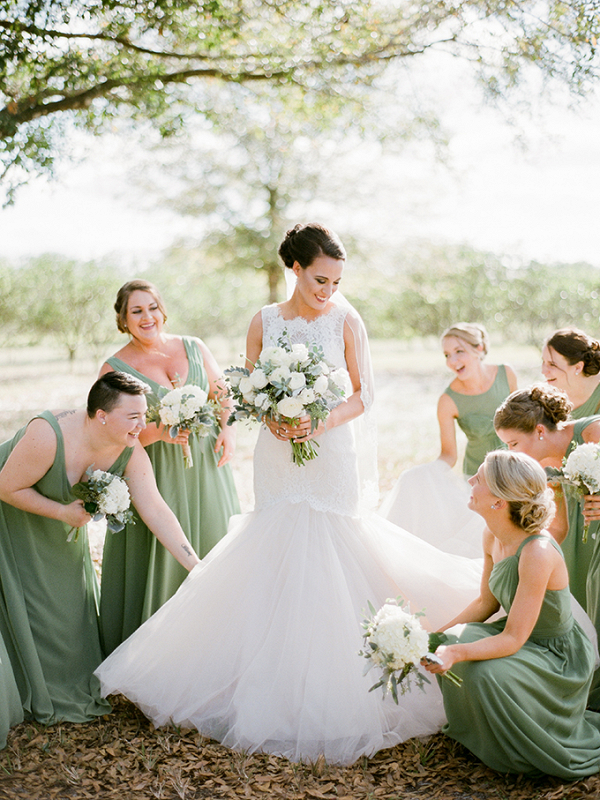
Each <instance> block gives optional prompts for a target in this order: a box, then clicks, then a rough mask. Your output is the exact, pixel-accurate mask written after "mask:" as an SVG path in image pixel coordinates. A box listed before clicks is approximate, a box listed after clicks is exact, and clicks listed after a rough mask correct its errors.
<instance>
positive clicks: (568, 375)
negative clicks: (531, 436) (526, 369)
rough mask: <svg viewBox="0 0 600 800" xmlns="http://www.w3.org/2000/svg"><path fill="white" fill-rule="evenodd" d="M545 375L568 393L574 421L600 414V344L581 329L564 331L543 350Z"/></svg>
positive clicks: (554, 335)
mask: <svg viewBox="0 0 600 800" xmlns="http://www.w3.org/2000/svg"><path fill="white" fill-rule="evenodd" d="M542 373H543V375H544V378H545V379H546V380H547V381H548V383H549V384H550V385H551V386H554V388H555V389H560V390H561V391H562V392H565V394H566V395H567V397H568V398H569V400H570V401H571V403H573V408H572V410H571V418H572V419H582V418H583V417H592V416H595V415H596V414H600V342H599V341H598V340H597V339H592V337H591V336H588V335H587V333H584V332H583V331H580V330H578V329H577V328H561V329H560V330H558V331H554V333H553V334H552V335H551V336H549V337H548V338H547V339H546V341H545V342H544V347H543V349H542Z"/></svg>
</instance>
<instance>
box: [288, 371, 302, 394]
mask: <svg viewBox="0 0 600 800" xmlns="http://www.w3.org/2000/svg"><path fill="white" fill-rule="evenodd" d="M303 386H306V378H305V377H304V374H303V373H302V372H290V389H291V390H292V392H295V391H297V390H298V389H301V388H302V387H303Z"/></svg>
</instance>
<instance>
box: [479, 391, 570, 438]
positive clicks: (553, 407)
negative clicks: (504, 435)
mask: <svg viewBox="0 0 600 800" xmlns="http://www.w3.org/2000/svg"><path fill="white" fill-rule="evenodd" d="M572 409H573V403H572V402H571V401H570V400H569V398H568V397H567V395H566V394H565V393H564V392H561V391H560V390H559V389H555V388H554V387H553V386H548V385H546V384H543V383H541V384H534V385H533V386H530V387H529V388H528V389H517V391H516V392H513V393H512V394H510V395H509V396H508V397H507V398H506V400H505V401H504V402H503V403H502V405H501V406H500V407H499V408H498V409H497V410H496V413H495V414H494V428H495V429H496V430H497V431H503V430H506V431H508V430H511V431H521V432H522V433H532V432H533V431H534V430H535V429H536V426H537V425H544V427H546V428H547V429H548V430H549V431H554V430H556V426H557V425H558V423H559V422H565V421H566V420H567V419H568V418H569V414H570V413H571V411H572Z"/></svg>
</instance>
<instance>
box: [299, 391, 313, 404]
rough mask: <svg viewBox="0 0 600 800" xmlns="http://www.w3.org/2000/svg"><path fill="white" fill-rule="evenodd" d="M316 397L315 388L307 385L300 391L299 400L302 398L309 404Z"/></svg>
mask: <svg viewBox="0 0 600 800" xmlns="http://www.w3.org/2000/svg"><path fill="white" fill-rule="evenodd" d="M315 399H316V395H315V392H314V389H309V388H308V387H306V388H305V389H302V391H301V392H299V393H298V400H301V401H302V402H303V403H304V405H305V406H307V405H309V404H310V403H314V402H315Z"/></svg>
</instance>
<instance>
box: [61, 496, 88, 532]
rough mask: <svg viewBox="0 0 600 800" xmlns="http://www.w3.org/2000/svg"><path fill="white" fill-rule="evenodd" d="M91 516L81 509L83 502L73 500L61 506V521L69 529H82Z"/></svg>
mask: <svg viewBox="0 0 600 800" xmlns="http://www.w3.org/2000/svg"><path fill="white" fill-rule="evenodd" d="M91 518H92V515H91V514H90V513H89V512H88V511H86V510H85V508H84V507H83V500H74V501H73V502H72V503H69V504H68V505H66V506H63V513H62V515H61V520H62V521H63V522H65V523H66V524H67V525H70V526H71V528H83V526H84V525H87V524H88V522H89V521H90V520H91Z"/></svg>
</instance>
